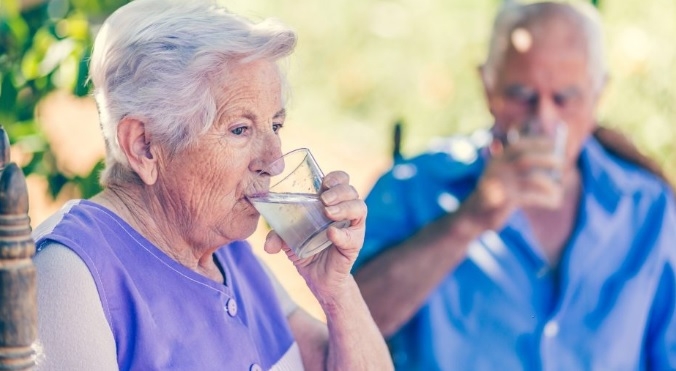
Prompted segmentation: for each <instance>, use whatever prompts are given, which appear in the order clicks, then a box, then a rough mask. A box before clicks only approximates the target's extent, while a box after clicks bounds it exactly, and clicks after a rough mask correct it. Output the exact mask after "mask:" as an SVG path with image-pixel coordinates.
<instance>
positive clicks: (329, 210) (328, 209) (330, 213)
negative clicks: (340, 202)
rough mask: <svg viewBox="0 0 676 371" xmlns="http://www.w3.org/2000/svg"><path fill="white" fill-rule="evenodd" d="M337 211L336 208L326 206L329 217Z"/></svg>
mask: <svg viewBox="0 0 676 371" xmlns="http://www.w3.org/2000/svg"><path fill="white" fill-rule="evenodd" d="M338 209H339V208H338V206H327V207H326V212H327V213H329V215H335V214H337V213H338Z"/></svg>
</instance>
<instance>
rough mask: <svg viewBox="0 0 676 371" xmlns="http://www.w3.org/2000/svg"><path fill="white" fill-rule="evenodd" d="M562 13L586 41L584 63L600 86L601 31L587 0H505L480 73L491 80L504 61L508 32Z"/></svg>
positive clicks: (602, 76)
mask: <svg viewBox="0 0 676 371" xmlns="http://www.w3.org/2000/svg"><path fill="white" fill-rule="evenodd" d="M562 10H567V11H566V12H565V13H567V14H568V15H569V19H573V21H574V22H575V23H577V25H578V26H579V27H580V30H581V32H582V35H583V36H584V40H585V42H586V49H587V50H586V52H587V53H586V54H587V65H588V67H589V74H590V77H591V79H592V82H593V84H594V86H595V87H596V88H600V87H601V85H602V83H603V81H604V79H605V76H606V71H607V70H606V64H605V58H604V55H603V53H604V51H603V30H602V27H601V20H600V16H599V14H598V12H597V11H596V8H594V7H593V6H592V5H591V4H589V3H587V2H581V1H571V2H564V1H558V2H556V1H548V2H535V3H531V4H521V3H519V2H517V1H514V0H505V1H504V2H503V6H502V8H501V9H500V11H499V12H498V14H497V16H496V17H495V21H494V23H493V31H492V35H491V41H490V44H489V49H488V57H487V59H486V62H485V63H484V67H483V69H484V74H485V77H486V79H487V80H488V81H487V82H488V84H489V85H492V84H493V83H495V76H496V74H497V73H498V72H497V71H498V69H499V68H500V67H501V65H502V63H503V62H504V58H505V55H506V54H507V52H508V50H509V47H510V43H511V42H512V40H511V37H512V32H513V31H514V30H515V29H517V28H520V27H528V26H532V25H533V24H535V23H537V22H538V21H539V20H543V21H545V22H546V20H545V19H544V18H547V17H550V16H552V13H554V12H558V13H562V12H561V11H562Z"/></svg>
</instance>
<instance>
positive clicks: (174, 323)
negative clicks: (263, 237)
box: [36, 200, 294, 371]
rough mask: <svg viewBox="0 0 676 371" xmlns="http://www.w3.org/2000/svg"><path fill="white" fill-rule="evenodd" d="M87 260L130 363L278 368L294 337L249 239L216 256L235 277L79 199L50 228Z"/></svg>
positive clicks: (121, 362)
mask: <svg viewBox="0 0 676 371" xmlns="http://www.w3.org/2000/svg"><path fill="white" fill-rule="evenodd" d="M36 238H37V240H36V245H37V247H38V253H39V250H40V249H41V248H42V247H44V246H46V245H48V242H50V241H55V242H58V243H60V244H62V245H65V246H67V247H68V248H70V249H72V250H73V251H74V252H75V253H76V254H77V255H78V256H80V258H81V259H82V260H83V261H84V262H85V264H86V265H87V267H88V268H89V271H90V272H91V274H92V276H93V278H94V281H95V282H96V287H97V288H98V292H99V296H100V298H101V304H102V305H103V311H104V313H105V316H106V319H107V320H108V323H109V324H110V328H111V329H112V332H113V336H114V338H115V342H116V345H117V360H118V366H119V367H120V369H121V370H219V371H220V370H258V369H261V368H262V369H270V368H271V367H272V366H273V365H275V364H276V363H277V362H278V361H279V360H280V359H281V358H282V357H284V355H285V353H286V352H287V351H288V350H289V349H290V348H291V346H292V345H294V339H293V337H292V334H291V331H290V329H289V327H288V324H287V321H286V318H285V317H284V314H283V313H282V310H281V307H280V304H279V302H278V300H277V297H276V295H275V292H274V289H273V287H272V284H271V282H270V281H269V278H268V275H267V274H266V272H265V271H264V270H263V268H262V267H261V266H260V263H259V262H258V261H257V259H256V257H255V256H254V255H253V253H252V251H251V247H250V246H249V244H248V243H246V242H244V241H236V242H233V243H231V244H229V245H226V246H223V247H222V248H220V249H219V250H218V251H217V252H216V253H215V258H216V259H217V260H218V262H219V263H220V264H221V266H222V267H223V270H224V271H225V277H226V285H222V284H219V283H217V282H214V281H212V280H209V279H208V278H206V277H204V276H202V275H200V274H198V273H196V272H194V271H192V270H190V269H188V268H186V267H185V266H183V265H181V264H179V263H178V262H176V261H175V260H173V259H171V258H169V257H168V256H167V255H166V254H165V253H163V252H162V251H161V250H159V249H158V248H157V247H155V246H153V245H152V244H151V243H150V242H149V241H148V240H146V239H145V238H144V237H142V236H141V235H140V234H139V233H137V232H136V231H135V230H134V229H132V228H131V226H130V225H128V224H127V223H126V222H124V221H123V220H122V219H120V218H119V217H118V216H117V215H115V214H114V213H112V212H111V211H110V210H108V209H106V208H104V207H102V206H100V205H98V204H95V203H92V202H90V201H85V200H82V201H79V202H78V203H76V204H74V205H73V206H72V207H71V208H70V210H69V211H67V212H66V213H65V214H64V215H63V218H62V219H61V221H60V222H59V223H58V224H57V225H56V226H55V227H54V228H53V229H52V230H51V232H48V233H47V234H44V235H42V236H36Z"/></svg>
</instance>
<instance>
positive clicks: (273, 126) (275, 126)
mask: <svg viewBox="0 0 676 371" xmlns="http://www.w3.org/2000/svg"><path fill="white" fill-rule="evenodd" d="M283 127H284V124H272V131H274V132H275V133H278V132H279V130H280V129H281V128H283Z"/></svg>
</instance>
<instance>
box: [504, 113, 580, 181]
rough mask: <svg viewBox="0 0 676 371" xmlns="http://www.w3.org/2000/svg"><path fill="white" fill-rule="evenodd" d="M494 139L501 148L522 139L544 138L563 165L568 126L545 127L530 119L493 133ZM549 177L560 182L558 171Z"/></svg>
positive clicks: (555, 123)
mask: <svg viewBox="0 0 676 371" xmlns="http://www.w3.org/2000/svg"><path fill="white" fill-rule="evenodd" d="M493 136H494V139H496V140H497V141H498V143H499V144H500V146H501V147H505V146H508V145H509V144H512V143H515V142H517V141H518V140H519V139H521V138H524V137H544V138H548V139H550V140H551V141H552V143H553V148H552V150H553V154H554V155H555V156H556V157H557V158H558V159H559V160H560V161H561V162H562V163H563V161H565V158H566V145H567V143H568V125H567V124H566V123H565V122H563V121H556V122H554V123H553V125H548V127H547V128H545V125H544V124H543V123H541V122H540V121H538V120H535V119H530V120H528V121H526V122H525V123H524V124H523V125H521V126H519V127H513V128H510V129H509V130H507V131H506V132H495V131H494V132H493ZM549 175H550V176H551V177H552V179H554V180H556V181H561V173H560V172H559V171H550V172H549Z"/></svg>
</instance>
